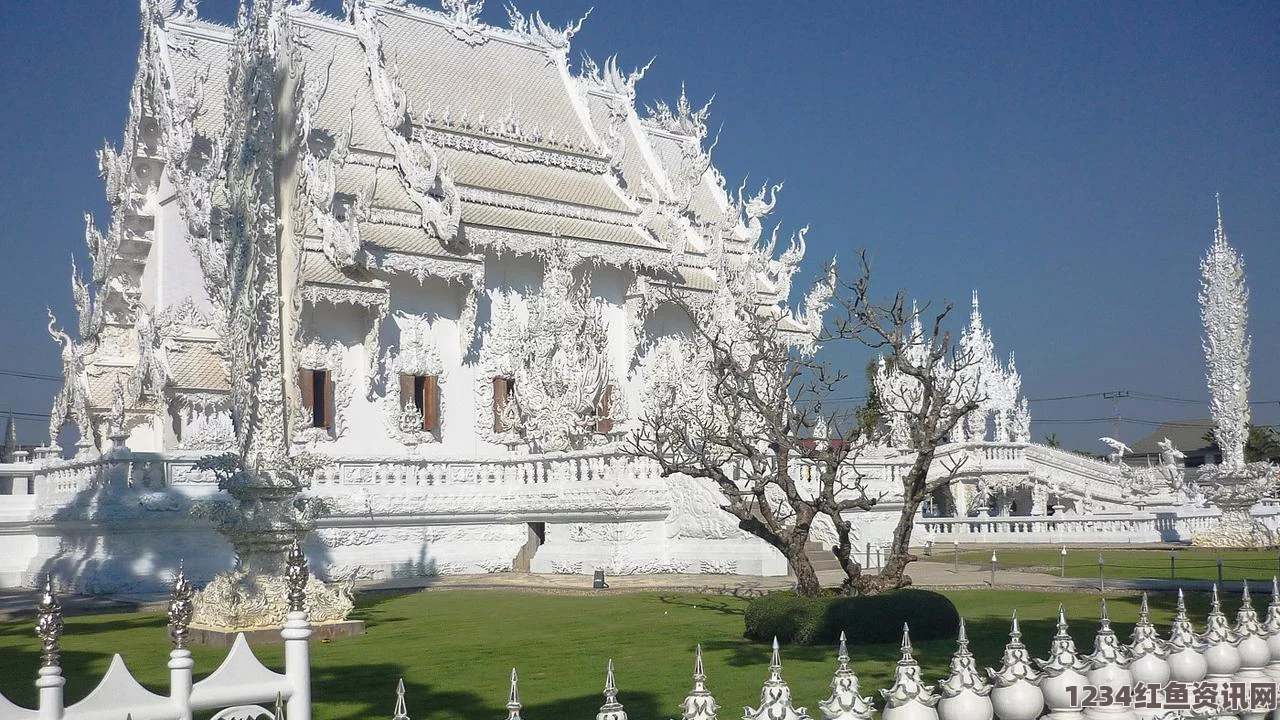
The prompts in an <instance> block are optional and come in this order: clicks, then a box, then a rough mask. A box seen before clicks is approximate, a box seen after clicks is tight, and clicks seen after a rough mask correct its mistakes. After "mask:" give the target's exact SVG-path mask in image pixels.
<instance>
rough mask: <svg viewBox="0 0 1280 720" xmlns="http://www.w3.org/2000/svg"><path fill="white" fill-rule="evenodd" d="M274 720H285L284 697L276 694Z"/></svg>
mask: <svg viewBox="0 0 1280 720" xmlns="http://www.w3.org/2000/svg"><path fill="white" fill-rule="evenodd" d="M273 714H274V716H275V720H286V718H285V711H284V697H283V696H282V695H281V694H280V693H276V707H275V712H274V713H273Z"/></svg>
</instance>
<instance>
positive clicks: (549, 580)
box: [0, 561, 1240, 620]
mask: <svg viewBox="0 0 1280 720" xmlns="http://www.w3.org/2000/svg"><path fill="white" fill-rule="evenodd" d="M907 574H908V575H910V576H911V579H912V581H913V586H914V587H918V588H928V589H933V590H969V589H981V588H988V587H991V569H990V568H989V567H987V568H984V567H981V566H978V565H974V564H966V563H960V566H959V571H958V572H957V571H956V568H955V566H954V565H953V564H952V563H947V562H932V561H920V562H914V563H912V564H911V565H910V566H908V568H907ZM842 578H843V575H842V574H841V573H839V572H823V573H819V579H820V580H821V581H822V582H823V584H824V585H828V586H835V585H839V584H840V580H841V579H842ZM606 582H607V583H608V584H609V590H607V591H602V590H595V589H593V588H592V587H591V584H592V578H591V577H590V576H587V575H535V574H531V573H491V574H486V575H449V576H445V577H439V578H432V579H429V580H428V581H427V582H426V583H425V586H424V587H423V589H424V590H427V591H433V590H458V589H474V590H483V589H489V590H522V591H527V592H539V593H550V594H578V593H585V594H596V593H601V592H679V593H699V594H715V595H734V596H738V597H753V596H756V595H762V594H764V593H768V592H772V591H775V590H786V589H790V588H791V587H792V586H793V582H794V581H793V580H792V579H791V578H787V577H756V576H748V575H632V576H625V577H624V576H617V577H613V576H610V577H607V578H606ZM1212 585H1213V583H1211V582H1210V581H1207V580H1180V581H1177V582H1174V581H1170V580H1121V579H1116V580H1107V583H1106V591H1107V593H1108V594H1125V593H1136V592H1142V591H1151V592H1159V591H1166V592H1167V591H1173V590H1177V589H1178V588H1182V589H1184V590H1191V591H1208V590H1209V589H1210V587H1212ZM995 586H996V588H997V589H1002V590H1033V591H1041V592H1044V591H1049V592H1052V591H1060V592H1064V593H1070V592H1098V591H1099V588H1098V580H1097V578H1062V577H1058V576H1057V575H1050V574H1046V573H1039V572H1023V571H1019V570H1000V569H997V570H996V574H995ZM400 587H404V588H406V589H410V588H415V587H418V585H402V586H400ZM391 589H395V586H393V585H379V584H372V585H362V586H358V587H357V592H361V591H365V592H376V591H379V590H391ZM1222 591H1223V592H1239V591H1240V585H1239V584H1238V583H1227V584H1225V585H1224V586H1223V587H1222ZM166 600H167V598H166V597H165V596H164V595H160V594H156V595H138V596H117V597H87V596H83V595H62V596H59V598H58V602H59V603H61V604H62V608H63V612H64V613H65V614H67V615H83V614H91V613H102V612H125V611H137V610H152V611H160V610H163V608H164V607H165V603H166ZM39 602H40V594H39V592H37V591H35V590H0V620H8V619H15V618H20V617H32V616H34V615H35V611H36V606H37V605H38V604H39Z"/></svg>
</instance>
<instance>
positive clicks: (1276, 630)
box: [1262, 577, 1280, 660]
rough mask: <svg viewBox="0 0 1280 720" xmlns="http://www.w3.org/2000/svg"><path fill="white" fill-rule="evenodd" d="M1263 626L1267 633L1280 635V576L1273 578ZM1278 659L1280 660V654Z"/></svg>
mask: <svg viewBox="0 0 1280 720" xmlns="http://www.w3.org/2000/svg"><path fill="white" fill-rule="evenodd" d="M1262 627H1263V629H1265V630H1266V631H1267V635H1280V578H1275V577H1273V578H1271V604H1270V605H1268V606H1267V619H1266V621H1265V622H1264V623H1263V624H1262ZM1276 659H1277V660H1280V655H1277V656H1276Z"/></svg>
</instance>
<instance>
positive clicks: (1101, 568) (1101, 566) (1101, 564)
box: [1098, 553, 1107, 592]
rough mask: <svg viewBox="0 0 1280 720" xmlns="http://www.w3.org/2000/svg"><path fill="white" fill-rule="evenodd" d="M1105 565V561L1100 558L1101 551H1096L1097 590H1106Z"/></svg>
mask: <svg viewBox="0 0 1280 720" xmlns="http://www.w3.org/2000/svg"><path fill="white" fill-rule="evenodd" d="M1106 565H1107V563H1106V561H1105V560H1103V559H1102V553H1098V592H1106V591H1107V574H1106Z"/></svg>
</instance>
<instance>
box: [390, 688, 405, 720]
mask: <svg viewBox="0 0 1280 720" xmlns="http://www.w3.org/2000/svg"><path fill="white" fill-rule="evenodd" d="M391 720H409V710H408V708H406V707H405V704H404V678H400V681H399V682H397V683H396V709H395V712H394V713H393V714H392V716H391Z"/></svg>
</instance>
